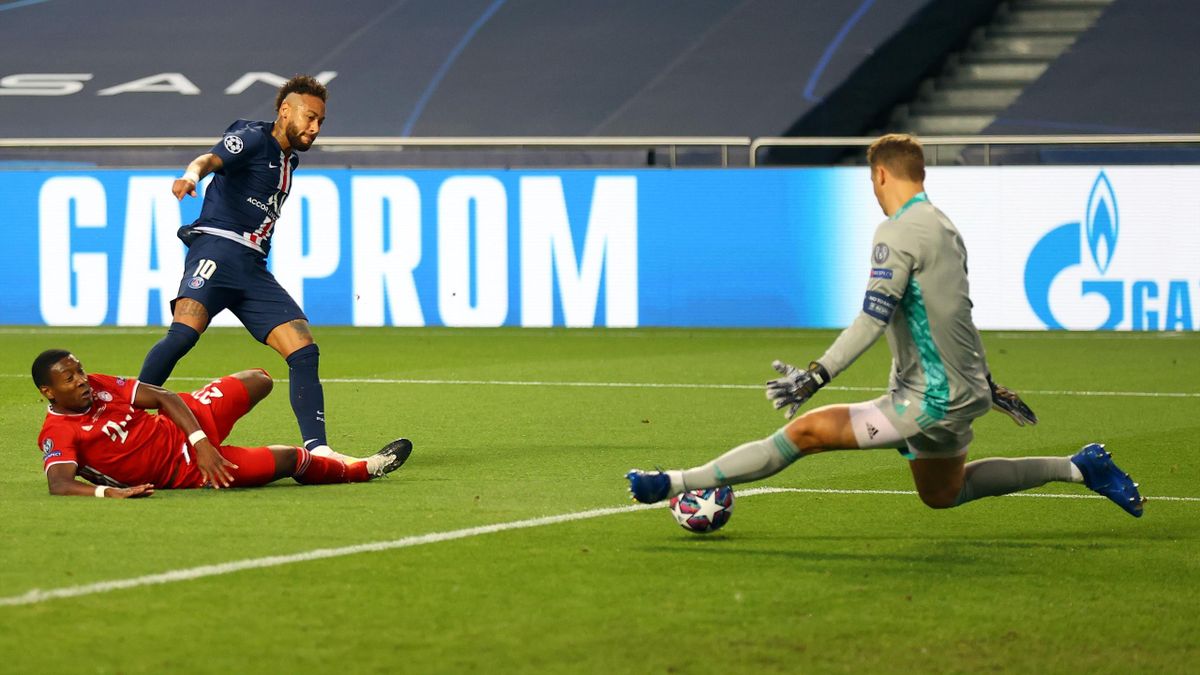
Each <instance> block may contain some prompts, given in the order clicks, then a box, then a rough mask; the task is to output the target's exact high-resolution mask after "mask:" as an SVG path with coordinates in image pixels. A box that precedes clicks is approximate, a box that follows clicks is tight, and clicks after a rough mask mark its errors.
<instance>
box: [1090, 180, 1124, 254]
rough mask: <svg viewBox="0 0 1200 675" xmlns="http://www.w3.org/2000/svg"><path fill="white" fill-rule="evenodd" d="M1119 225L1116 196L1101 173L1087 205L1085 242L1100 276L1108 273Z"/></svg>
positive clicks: (1093, 186) (1110, 184)
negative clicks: (1090, 249) (1090, 250)
mask: <svg viewBox="0 0 1200 675" xmlns="http://www.w3.org/2000/svg"><path fill="white" fill-rule="evenodd" d="M1119 225H1120V223H1119V222H1118V220H1117V195H1116V194H1114V193H1113V188H1112V183H1110V182H1108V176H1106V175H1104V172H1103V171H1101V172H1100V175H1099V176H1097V177H1096V182H1095V183H1094V184H1093V185H1092V193H1091V194H1090V195H1088V205H1087V241H1088V246H1091V248H1092V260H1093V261H1094V262H1095V263H1096V269H1098V270H1100V274H1104V273H1105V272H1107V271H1108V264H1109V263H1111V262H1112V257H1113V249H1115V248H1116V246H1117V234H1118V232H1119V229H1120V228H1119Z"/></svg>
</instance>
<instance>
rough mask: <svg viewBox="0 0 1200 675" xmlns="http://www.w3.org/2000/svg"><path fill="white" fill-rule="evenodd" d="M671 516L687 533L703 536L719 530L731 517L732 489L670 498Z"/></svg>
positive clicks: (719, 489) (688, 493)
mask: <svg viewBox="0 0 1200 675" xmlns="http://www.w3.org/2000/svg"><path fill="white" fill-rule="evenodd" d="M671 515H673V516H675V522H677V523H679V526H680V527H682V528H683V529H685V530H687V531H689V532H697V533H700V534H704V533H708V532H713V531H716V530H719V529H721V528H722V527H724V526H725V523H728V522H729V517H730V516H731V515H733V488H731V487H729V486H728V485H726V486H724V487H718V488H708V489H706V490H691V491H689V492H681V493H679V494H677V495H675V496H674V497H671Z"/></svg>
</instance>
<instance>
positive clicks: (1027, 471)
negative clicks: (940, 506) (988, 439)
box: [954, 457, 1078, 506]
mask: <svg viewBox="0 0 1200 675" xmlns="http://www.w3.org/2000/svg"><path fill="white" fill-rule="evenodd" d="M1072 467H1073V465H1072V464H1071V459H1070V458H1069V457H1021V458H1017V459H1009V458H1006V457H990V458H988V459H978V460H975V461H974V462H968V463H967V465H966V467H964V470H965V475H964V476H963V486H962V490H961V491H960V492H959V493H958V500H957V501H956V502H955V503H954V505H955V506H959V505H962V504H965V503H967V502H969V501H973V500H976V499H980V498H983V497H997V496H1000V495H1006V494H1011V493H1013V492H1020V491H1022V490H1029V489H1031V488H1035V487H1040V486H1042V485H1045V484H1046V483H1049V482H1051V481H1059V482H1064V483H1073V482H1078V481H1076V479H1075V477H1074V474H1075V473H1076V472H1073V471H1072Z"/></svg>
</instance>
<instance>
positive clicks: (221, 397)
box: [33, 349, 412, 499]
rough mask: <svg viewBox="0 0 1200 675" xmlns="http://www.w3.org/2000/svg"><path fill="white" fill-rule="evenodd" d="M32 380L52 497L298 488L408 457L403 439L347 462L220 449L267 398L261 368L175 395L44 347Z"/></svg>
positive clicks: (298, 450) (274, 450)
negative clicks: (43, 407) (282, 483)
mask: <svg viewBox="0 0 1200 675" xmlns="http://www.w3.org/2000/svg"><path fill="white" fill-rule="evenodd" d="M33 381H34V384H36V385H37V387H38V390H39V391H41V392H42V396H45V397H46V400H48V401H49V402H50V405H49V407H48V409H47V411H46V420H45V422H43V423H42V432H41V434H39V435H38V447H39V448H40V449H41V451H42V460H43V462H44V465H45V471H46V481H47V483H48V484H49V487H50V494H54V495H79V496H93V495H94V496H96V497H113V498H118V499H123V498H129V497H145V496H149V495H151V494H154V490H155V488H166V489H172V488H198V487H205V486H211V487H214V488H221V487H257V486H261V485H266V484H267V483H270V482H271V481H274V480H278V479H280V478H286V477H289V476H290V477H292V478H294V479H295V480H296V482H298V483H304V484H324V483H357V482H363V481H367V480H370V479H372V478H376V477H378V476H383V475H386V474H388V473H391V472H392V471H395V470H396V469H398V468H399V467H400V465H401V464H403V463H404V461H405V460H407V459H408V456H409V454H410V453H411V452H412V443H410V442H409V441H408V440H407V439H403V438H402V439H398V440H396V441H393V442H391V443H389V444H388V445H387V446H385V447H384V448H383V449H382V450H380V451H379V452H377V453H375V454H374V455H371V456H370V457H368V458H367V459H365V460H361V461H357V462H351V463H345V462H342V461H341V460H338V459H334V458H330V457H318V456H315V455H312V454H311V453H309V451H308V450H305V449H304V448H302V447H296V446H291V445H270V446H265V447H256V448H246V447H238V446H232V445H221V442H222V441H224V440H225V438H226V437H227V436H228V435H229V432H230V431H231V430H232V429H233V425H234V423H235V422H237V421H238V420H239V419H241V418H242V417H243V416H244V415H245V414H246V413H248V412H250V409H251V408H253V407H254V405H255V404H256V403H258V402H259V401H261V400H262V399H263V398H265V397H266V396H267V394H269V393H271V388H272V387H273V385H274V383H273V381H272V380H271V376H270V375H268V374H267V372H266V371H264V370H257V369H256V370H244V371H242V372H240V373H234V374H233V375H227V376H225V377H222V378H220V379H217V380H214V381H212V382H211V383H209V384H208V385H206V386H204V387H202V388H201V389H198V390H196V391H194V392H192V393H190V394H176V393H174V392H171V391H168V390H166V389H163V388H161V387H156V386H154V385H150V384H146V383H144V382H139V381H138V380H136V379H133V378H122V377H113V376H111V375H97V374H92V375H89V374H87V373H85V372H84V370H83V365H82V364H80V362H79V359H77V358H75V356H74V355H73V354H71V353H70V352H68V351H66V350H62V349H50V350H47V351H44V352H42V353H41V354H40V355H38V357H37V358H36V359H35V360H34V362H33ZM147 409H155V410H158V412H159V414H157V415H152V414H149V413H147V412H146V410H147ZM76 476H82V477H83V478H85V479H87V480H88V481H90V482H92V483H94V484H95V487H93V486H91V485H88V484H86V483H83V482H81V481H79V480H76Z"/></svg>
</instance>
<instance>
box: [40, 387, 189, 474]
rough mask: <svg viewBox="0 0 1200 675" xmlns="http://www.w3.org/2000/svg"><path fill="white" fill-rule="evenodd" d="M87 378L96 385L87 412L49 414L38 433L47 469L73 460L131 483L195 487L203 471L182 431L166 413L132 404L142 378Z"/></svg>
mask: <svg viewBox="0 0 1200 675" xmlns="http://www.w3.org/2000/svg"><path fill="white" fill-rule="evenodd" d="M87 378H88V384H90V385H91V386H92V407H91V408H89V409H88V410H87V412H83V413H78V414H63V413H58V412H54V411H53V410H47V412H46V421H45V422H43V423H42V433H41V434H39V435H38V447H39V448H41V450H42V461H43V463H44V467H45V469H49V468H50V467H51V466H53V465H55V464H62V463H70V464H75V465H76V466H88V467H91V468H93V469H95V470H96V471H99V472H100V473H102V474H105V475H106V476H111V477H112V478H115V479H117V480H119V481H121V482H122V483H125V484H126V485H137V484H140V483H153V484H154V486H155V487H160V488H172V487H196V480H197V477H198V476H199V475H200V473H199V470H198V469H196V465H195V464H194V463H193V462H192V461H191V460H192V458H191V456H190V454H189V453H191V452H192V450H191V448H190V447H189V446H188V444H187V439H186V437H185V436H184V435H183V431H181V430H180V429H179V427H177V426H175V423H174V422H172V421H171V420H170V419H169V418H167V417H166V416H165V415H152V414H150V413H147V412H146V411H145V410H143V409H142V408H138V407H136V406H135V405H134V404H133V399H134V396H135V393H136V392H137V387H138V381H137V380H136V379H133V378H129V379H126V378H123V377H113V376H111V375H94V374H93V375H88V376H87Z"/></svg>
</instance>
